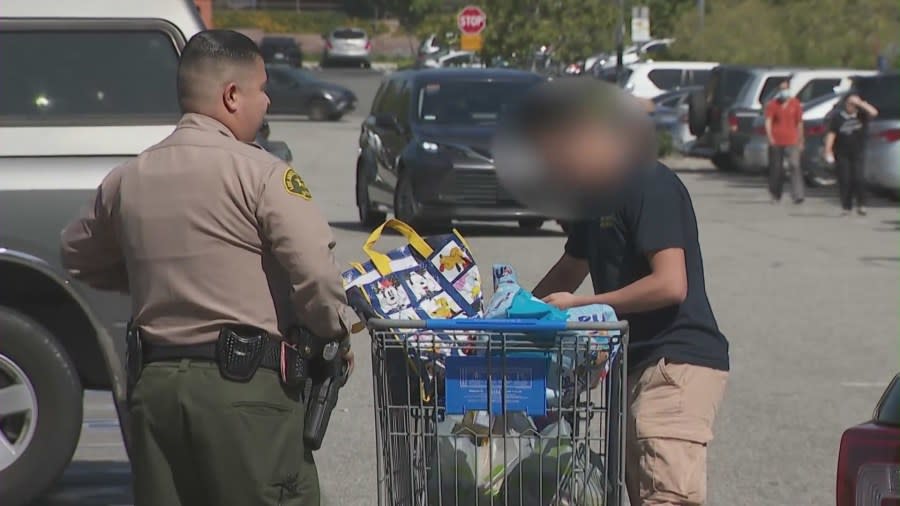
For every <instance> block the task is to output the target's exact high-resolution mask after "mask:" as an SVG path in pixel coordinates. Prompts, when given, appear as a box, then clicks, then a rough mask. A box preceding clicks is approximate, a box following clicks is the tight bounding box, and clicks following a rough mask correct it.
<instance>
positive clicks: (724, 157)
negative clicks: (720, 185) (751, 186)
mask: <svg viewBox="0 0 900 506" xmlns="http://www.w3.org/2000/svg"><path fill="white" fill-rule="evenodd" d="M712 163H713V165H715V166H716V168H717V169H719V170H721V171H722V172H734V171H735V170H737V164H736V163H735V162H734V159H733V158H732V157H731V155H730V154H728V153H716V154H715V155H713V157H712Z"/></svg>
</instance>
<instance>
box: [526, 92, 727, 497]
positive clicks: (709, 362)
mask: <svg viewBox="0 0 900 506" xmlns="http://www.w3.org/2000/svg"><path fill="white" fill-rule="evenodd" d="M534 100H536V101H537V102H540V101H541V99H540V98H536V99H534ZM554 100H555V101H554ZM586 101H587V100H584V99H583V97H577V96H572V97H562V98H561V97H558V96H557V97H556V98H555V99H545V102H548V103H543V104H540V103H539V104H537V105H534V106H533V108H534V109H535V110H536V111H540V112H541V113H542V114H543V116H541V115H540V114H532V115H531V117H532V118H533V120H534V121H533V122H532V123H531V124H530V125H527V127H526V128H525V131H526V132H527V134H526V135H527V136H528V137H527V140H528V142H529V143H530V145H531V148H532V149H534V150H535V151H536V152H537V153H538V156H539V157H541V158H542V160H543V163H544V164H545V165H546V167H547V168H548V169H547V170H548V171H551V172H552V173H553V175H554V177H555V178H558V179H560V180H564V181H566V183H567V184H571V185H573V187H578V188H592V189H596V192H597V195H598V200H602V201H603V202H602V203H598V205H596V206H595V207H593V208H592V211H591V216H590V218H588V219H583V220H581V221H579V222H577V223H574V224H572V226H571V228H570V230H569V239H568V242H567V243H566V247H565V252H564V253H563V255H562V257H561V258H560V259H559V260H558V261H557V262H556V264H555V265H554V266H553V267H552V268H551V269H550V271H549V272H548V273H547V274H546V275H545V276H544V278H543V280H541V282H540V283H539V284H538V286H537V287H536V288H535V289H534V294H535V295H536V296H538V297H543V298H544V300H545V301H547V302H549V303H551V304H553V305H555V306H557V307H560V308H564V309H565V308H570V307H575V306H583V305H588V304H608V305H610V306H612V307H613V308H614V309H615V310H616V312H617V313H618V315H619V317H620V318H623V319H627V320H628V322H629V324H630V336H629V338H630V341H629V360H628V362H629V363H628V375H629V377H628V388H629V405H628V414H629V416H628V422H627V433H626V434H627V435H626V484H627V488H628V494H629V496H630V500H631V504H632V505H633V506H640V505H647V506H649V505H663V504H665V505H699V504H703V503H704V502H705V500H706V456H707V444H708V443H709V442H710V441H711V440H712V437H713V432H712V428H713V420H714V418H715V415H716V411H717V409H718V406H719V404H720V402H721V399H722V396H723V394H724V391H725V384H726V380H727V376H728V370H729V358H728V342H727V341H726V339H725V337H724V336H723V335H722V333H721V332H720V331H719V329H718V325H717V324H716V319H715V317H714V316H713V312H712V309H711V308H710V304H709V301H708V300H707V296H706V288H705V281H704V275H703V259H702V256H701V253H700V245H699V242H698V237H697V221H696V217H695V215H694V209H693V206H692V204H691V198H690V195H689V194H688V191H687V189H686V188H685V186H684V185H683V184H682V183H681V181H680V179H679V178H678V177H677V176H676V175H675V174H674V173H673V172H672V171H671V170H669V169H668V168H667V167H666V166H664V165H662V164H660V163H650V164H647V163H644V164H641V165H639V166H640V167H643V168H641V169H634V168H633V167H630V168H629V167H628V166H627V165H623V164H621V163H611V162H610V161H609V159H610V158H615V156H614V154H613V152H614V150H611V148H612V147H615V146H623V147H624V146H627V145H628V143H629V138H630V135H632V134H631V133H628V132H620V131H619V130H620V129H619V124H618V123H616V122H612V123H611V122H608V121H604V120H598V119H596V118H595V117H592V116H591V113H590V111H586V110H585V108H584V107H582V106H581V105H580V103H583V102H586ZM573 103H574V105H573ZM531 105H532V104H528V103H526V105H525V106H524V108H526V109H527V108H528V107H529V106H531ZM580 111H585V112H580ZM618 161H619V162H620V161H622V159H618ZM588 274H590V275H591V279H592V281H593V285H594V293H595V295H588V296H580V295H574V294H573V293H572V292H574V291H576V290H577V289H578V287H579V286H580V285H581V283H582V282H583V281H584V280H585V278H586V277H587V275H588Z"/></svg>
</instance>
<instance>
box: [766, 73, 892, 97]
mask: <svg viewBox="0 0 900 506" xmlns="http://www.w3.org/2000/svg"><path fill="white" fill-rule="evenodd" d="M875 74H877V72H876V71H874V70H859V69H814V70H798V71H797V72H794V73H793V74H791V82H790V85H789V86H788V93H790V94H791V96H793V97H796V98H797V100H799V101H800V102H801V103H806V102H809V101H811V100H814V99H817V98H819V97H823V96H826V95H832V94H834V93H836V92H839V91H841V90H843V91H846V90H847V89H849V88H850V85H851V83H852V79H853V77H855V76H871V75H875ZM776 91H777V90H776V89H773V90H770V91H769V93H768V95H766V96H764V97H763V103H764V104H766V103H768V102H769V100H772V99H773V98H775V93H776Z"/></svg>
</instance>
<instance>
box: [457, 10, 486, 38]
mask: <svg viewBox="0 0 900 506" xmlns="http://www.w3.org/2000/svg"><path fill="white" fill-rule="evenodd" d="M456 25H457V26H459V30H460V31H461V32H462V33H467V34H469V35H475V34H479V33H481V32H482V31H483V30H484V27H485V25H487V15H486V14H485V13H484V11H483V10H481V8H480V7H476V6H474V5H469V6H467V7H463V10H461V11H459V14H458V15H457V16H456Z"/></svg>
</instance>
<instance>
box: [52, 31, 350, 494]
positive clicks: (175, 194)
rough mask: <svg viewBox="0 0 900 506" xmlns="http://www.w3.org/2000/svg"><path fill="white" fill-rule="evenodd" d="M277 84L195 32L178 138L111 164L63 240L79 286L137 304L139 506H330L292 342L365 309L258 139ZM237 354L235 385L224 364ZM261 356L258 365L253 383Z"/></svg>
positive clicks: (337, 327) (225, 35)
mask: <svg viewBox="0 0 900 506" xmlns="http://www.w3.org/2000/svg"><path fill="white" fill-rule="evenodd" d="M265 87H266V71H265V67H264V65H263V60H262V57H261V55H260V52H259V49H258V48H257V46H256V44H254V43H253V41H251V40H250V39H248V38H247V37H245V36H243V35H241V34H238V33H236V32H232V31H226V30H210V31H206V32H202V33H199V34H197V35H196V36H194V37H193V38H192V39H191V40H190V41H189V42H188V43H187V46H186V47H185V49H184V52H183V54H182V58H181V63H180V66H179V68H178V95H179V100H180V103H181V107H182V110H183V111H184V113H185V114H184V117H183V118H182V119H181V121H180V122H179V124H178V127H177V128H176V130H175V131H174V133H172V134H171V135H170V136H169V137H168V138H166V139H164V140H163V141H162V142H160V143H159V144H157V145H155V146H153V147H151V148H149V149H147V150H146V151H145V152H143V153H141V155H139V156H138V157H137V158H136V159H135V160H133V161H130V162H128V163H126V164H124V165H122V166H120V167H117V168H116V169H114V170H113V171H112V172H111V173H110V174H109V175H108V176H107V177H106V178H105V179H104V180H103V182H102V184H101V185H100V187H99V188H98V190H97V194H96V200H95V201H94V202H93V206H92V207H91V208H90V210H89V211H88V212H87V213H86V214H85V215H84V216H83V217H82V218H80V219H79V220H77V221H75V222H73V223H72V224H70V225H69V226H68V227H67V228H66V229H65V230H64V231H63V235H62V258H63V263H64V265H65V267H66V268H67V269H68V271H69V272H70V273H71V274H72V276H74V277H75V278H77V279H80V280H82V281H84V282H86V283H88V284H89V285H91V286H94V287H97V288H101V289H108V290H119V291H122V292H127V293H130V294H131V297H132V306H133V328H135V329H138V331H139V333H140V341H141V342H142V343H143V349H142V354H143V359H142V361H141V362H142V363H143V369H142V371H141V373H140V377H139V379H138V380H137V382H136V385H135V386H134V388H133V389H132V391H131V394H130V414H131V419H132V422H133V442H134V445H133V450H134V451H133V455H132V458H133V470H134V473H135V485H134V490H135V501H136V504H137V505H139V506H140V505H153V506H163V505H164V506H178V505H182V506H188V505H189V506H196V505H216V506H223V505H236V506H237V505H240V506H247V505H268V504H272V505H275V504H278V505H303V506H311V505H317V504H319V483H318V477H317V474H316V468H315V463H314V462H313V457H312V453H311V452H310V451H309V450H308V449H306V448H304V445H303V436H302V434H303V421H304V399H303V394H302V387H300V386H296V385H293V384H288V383H286V382H285V379H284V375H285V373H284V372H280V369H282V365H283V363H284V362H286V361H288V359H291V360H293V359H294V358H296V357H294V356H293V355H291V356H288V355H289V353H288V351H289V350H286V349H285V348H284V347H283V346H282V345H281V343H282V340H283V339H285V336H287V335H288V329H289V328H291V327H292V326H293V325H295V324H299V325H302V326H305V327H307V328H308V329H310V330H311V331H312V333H313V334H314V335H315V336H317V337H318V338H321V339H320V340H321V341H323V342H324V341H325V340H344V339H346V338H347V336H348V328H349V324H348V322H349V321H350V320H349V318H350V317H352V312H350V310H349V308H348V307H347V304H346V299H345V296H344V292H343V289H342V286H341V281H340V277H339V273H338V269H337V267H336V264H335V260H334V254H333V248H334V238H333V236H332V233H331V230H330V228H329V226H328V223H327V221H326V220H325V218H324V217H323V216H322V214H321V213H320V211H319V209H318V208H317V207H316V205H315V203H314V201H313V198H312V196H311V194H310V191H309V189H308V188H307V186H306V184H305V183H304V182H303V179H302V178H301V177H300V176H299V175H298V174H297V173H296V172H295V171H294V169H292V168H290V167H288V166H287V165H285V164H284V162H282V161H281V160H279V159H277V158H275V157H274V156H272V155H270V154H268V153H266V152H265V151H263V150H262V149H260V148H259V147H258V146H256V145H254V144H252V141H253V140H254V138H255V136H256V132H257V131H258V130H259V128H260V126H261V124H262V121H263V117H264V115H265V113H266V110H267V108H268V106H269V98H268V97H267V96H266V93H265ZM266 334H267V336H268V337H266ZM260 335H262V340H259V339H258V338H259V336H260ZM217 343H218V344H219V347H220V349H219V350H217V349H216V344H217ZM229 352H234V353H233V357H231V358H234V359H235V362H234V364H236V365H235V367H236V369H235V371H237V372H236V373H235V376H236V377H237V380H234V378H232V379H226V377H231V376H232V375H231V374H230V373H228V371H230V369H229V370H225V369H223V361H225V359H224V354H225V353H229ZM257 352H258V353H257ZM254 354H258V355H260V356H261V358H259V359H258V361H257V362H258V368H253V367H250V369H255V371H254V370H250V371H249V372H250V376H251V377H250V378H246V377H243V378H242V377H240V376H241V375H242V374H245V373H247V372H248V371H247V369H246V368H245V369H243V370H241V367H244V366H247V364H248V363H251V362H253V361H254V360H255V359H256V355H254ZM247 357H250V359H249V360H245V361H244V362H242V360H244V359H247ZM344 358H345V359H346V360H348V361H350V362H351V365H352V354H351V353H350V352H349V350H347V351H346V353H345V356H344ZM288 363H289V364H291V363H293V362H288ZM251 366H252V364H251ZM231 372H234V371H231Z"/></svg>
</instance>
